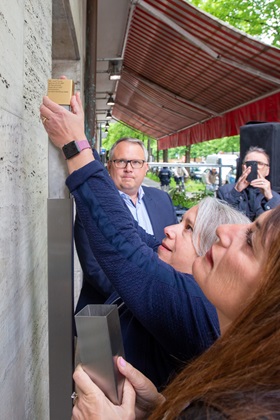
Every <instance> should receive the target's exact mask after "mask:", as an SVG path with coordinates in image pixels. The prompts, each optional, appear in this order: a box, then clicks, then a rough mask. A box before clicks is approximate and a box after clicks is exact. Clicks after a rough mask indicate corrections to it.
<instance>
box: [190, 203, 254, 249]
mask: <svg viewBox="0 0 280 420" xmlns="http://www.w3.org/2000/svg"><path fill="white" fill-rule="evenodd" d="M248 223H251V221H250V220H249V219H248V218H247V217H246V216H245V215H244V214H243V213H241V212H240V211H238V210H235V209H234V208H232V207H231V206H230V205H229V204H228V203H226V202H225V201H221V200H218V199H217V198H214V197H206V198H203V199H202V200H201V201H200V203H199V204H198V212H197V216H196V221H195V225H194V229H193V236H192V241H193V245H194V248H195V250H196V252H197V254H198V255H199V256H202V255H205V254H206V252H207V251H208V250H209V249H210V248H211V246H212V245H213V243H214V242H216V241H217V240H218V237H217V235H216V229H217V227H218V226H220V225H224V224H229V225H233V224H248Z"/></svg>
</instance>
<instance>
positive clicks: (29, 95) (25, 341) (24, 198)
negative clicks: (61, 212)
mask: <svg viewBox="0 0 280 420" xmlns="http://www.w3.org/2000/svg"><path fill="white" fill-rule="evenodd" d="M51 20H52V2H51V0H36V1H35V0H26V1H21V0H1V4H0V62H1V65H0V98H1V101H0V108H1V110H0V138H1V141H0V196H1V201H0V226H1V228H0V231H1V235H0V264H1V277H0V289H1V303H0V308H1V310H0V337H1V338H0V340H1V358H0V360H1V361H0V366H1V368H0V382H1V399H2V404H1V414H0V417H1V419H2V420H6V419H7V420H8V419H9V420H11V419H12V420H16V419H20V420H22V419H35V418H37V419H47V418H48V335H47V330H48V328H47V327H48V326H47V284H46V279H47V236H46V235H47V229H46V216H47V212H46V198H47V186H48V173H47V150H48V144H47V136H46V134H45V132H44V130H43V127H42V124H41V122H40V118H39V106H40V103H41V98H42V94H43V92H44V91H45V89H46V82H47V79H48V77H49V76H50V74H51V64H52V63H51Z"/></svg>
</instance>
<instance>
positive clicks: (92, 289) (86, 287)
mask: <svg viewBox="0 0 280 420" xmlns="http://www.w3.org/2000/svg"><path fill="white" fill-rule="evenodd" d="M126 209H127V208H126ZM127 217H128V218H130V217H131V218H132V215H131V213H130V211H129V210H128V209H127ZM134 224H135V226H136V229H137V231H138V234H139V236H140V237H141V238H142V240H143V241H144V242H146V243H147V245H148V246H150V247H151V248H152V249H154V250H157V248H158V246H159V244H160V242H159V241H157V240H156V238H155V237H154V236H152V235H149V234H148V233H146V232H145V230H144V229H142V228H141V227H140V226H139V225H138V223H137V222H136V221H134ZM74 239H75V246H76V250H77V254H78V257H79V261H80V264H81V267H82V270H83V288H82V293H81V296H80V298H79V301H78V304H77V308H76V312H77V311H79V310H80V309H82V308H83V307H84V306H85V305H87V304H89V303H104V302H105V300H106V299H108V298H109V297H110V296H111V294H112V293H113V292H114V290H115V289H114V287H113V285H112V283H111V282H110V280H109V279H108V277H107V276H106V274H105V273H104V271H103V270H102V268H101V267H100V265H99V264H98V262H97V261H96V258H95V256H94V254H93V252H92V250H91V247H90V243H89V240H88V237H87V234H86V232H85V229H84V226H83V224H82V221H81V219H80V217H79V213H78V211H77V212H76V219H75V225H74Z"/></svg>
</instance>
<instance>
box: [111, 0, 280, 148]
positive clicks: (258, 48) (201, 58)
mask: <svg viewBox="0 0 280 420" xmlns="http://www.w3.org/2000/svg"><path fill="white" fill-rule="evenodd" d="M133 3H134V4H133V6H132V7H133V11H132V14H131V20H130V22H129V30H128V35H127V39H126V40H125V49H124V60H123V68H122V75H121V79H120V81H119V83H118V88H117V94H116V104H115V106H114V108H113V117H114V118H115V119H116V120H120V121H123V122H124V123H125V124H127V125H129V126H131V127H133V128H135V129H138V130H140V131H142V132H144V133H145V134H147V135H148V136H150V137H154V138H156V139H157V140H158V145H159V149H163V148H164V149H165V148H169V147H175V146H177V145H188V144H193V143H196V142H200V141H204V140H210V139H211V138H219V137H222V136H230V135H233V134H237V133H238V132H239V127H240V125H243V124H244V123H246V122H247V121H251V120H262V121H280V95H279V94H278V92H280V73H279V68H280V49H278V48H275V47H271V46H269V45H267V44H264V43H262V42H259V41H257V40H256V39H253V38H252V37H250V36H248V35H246V34H244V33H242V32H240V31H238V30H236V29H234V28H232V27H230V26H229V25H227V24H225V23H223V22H221V21H219V20H218V19H216V18H214V17H212V16H210V15H209V14H207V13H205V12H202V11H200V10H199V9H197V8H195V7H194V6H192V5H190V4H189V3H187V2H186V1H184V0H143V1H142V0H138V1H137V0H136V1H135V2H133ZM270 97H271V98H270ZM268 98H270V99H269V100H268ZM272 98H274V99H272ZM272 100H274V102H273V104H274V105H273V107H274V108H275V111H276V112H273V113H271V112H265V111H267V109H265V108H264V107H266V106H267V104H268V103H271V101H272ZM267 101H268V102H267ZM269 101H270V102H269ZM256 104H257V105H256ZM241 108H243V113H242V110H241ZM257 110H259V111H257ZM245 111H246V112H245ZM229 121H231V124H229ZM234 121H235V122H236V123H235V124H234V123H233V122H234ZM210 127H215V130H214V129H213V128H211V130H210ZM233 127H234V128H233ZM213 136H214V137H213Z"/></svg>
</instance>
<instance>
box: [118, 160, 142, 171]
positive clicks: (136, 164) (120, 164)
mask: <svg viewBox="0 0 280 420" xmlns="http://www.w3.org/2000/svg"><path fill="white" fill-rule="evenodd" d="M111 162H113V163H114V165H115V167H116V168H119V169H124V168H126V167H127V165H128V163H130V166H131V167H132V168H133V169H140V168H143V165H144V163H145V160H135V159H134V160H126V159H114V160H112V161H111Z"/></svg>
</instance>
